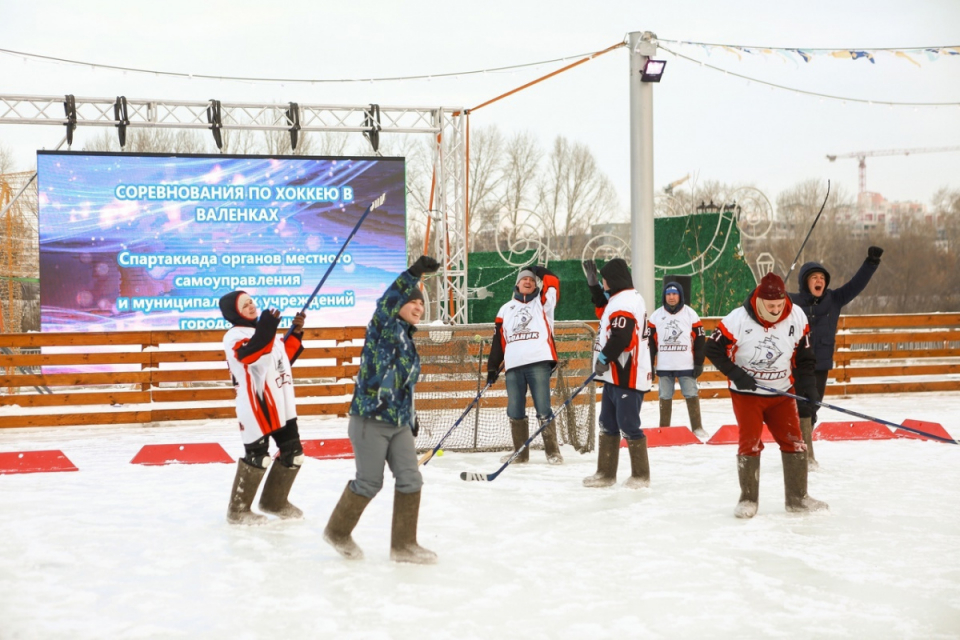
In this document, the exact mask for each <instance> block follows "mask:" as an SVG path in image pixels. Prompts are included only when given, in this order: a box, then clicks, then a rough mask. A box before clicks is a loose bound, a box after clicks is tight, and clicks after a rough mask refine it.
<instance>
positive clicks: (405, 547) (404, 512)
mask: <svg viewBox="0 0 960 640" xmlns="http://www.w3.org/2000/svg"><path fill="white" fill-rule="evenodd" d="M419 517H420V492H419V491H417V492H416V493H400V492H399V491H394V492H393V529H392V530H391V533H390V559H391V560H393V561H394V562H410V563H413V564H436V562H437V554H435V553H434V552H433V551H430V550H429V549H424V548H423V547H421V546H420V545H419V544H417V520H418V519H419Z"/></svg>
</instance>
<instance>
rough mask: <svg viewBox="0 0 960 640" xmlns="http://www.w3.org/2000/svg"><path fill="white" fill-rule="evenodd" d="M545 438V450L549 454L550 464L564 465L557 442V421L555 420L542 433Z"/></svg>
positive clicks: (548, 461) (548, 460)
mask: <svg viewBox="0 0 960 640" xmlns="http://www.w3.org/2000/svg"><path fill="white" fill-rule="evenodd" d="M540 435H541V436H543V449H544V451H545V452H546V454H547V463H548V464H563V456H562V455H561V454H560V443H559V442H557V421H556V420H554V421H553V422H551V423H550V424H548V425H547V426H546V427H544V429H543V431H541V432H540Z"/></svg>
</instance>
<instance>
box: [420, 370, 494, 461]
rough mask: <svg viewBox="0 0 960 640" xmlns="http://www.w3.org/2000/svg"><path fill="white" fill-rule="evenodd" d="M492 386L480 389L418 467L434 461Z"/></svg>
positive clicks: (424, 455) (421, 459) (422, 457)
mask: <svg viewBox="0 0 960 640" xmlns="http://www.w3.org/2000/svg"><path fill="white" fill-rule="evenodd" d="M491 386H493V384H492V383H490V382H488V383H487V384H485V385H484V386H483V389H480V391H479V392H478V393H477V397H476V398H474V399H473V402H471V403H470V405H469V406H468V407H467V408H466V409H465V410H464V412H463V413H462V414H461V415H460V417H459V418H457V421H456V422H454V423H453V426H452V427H450V428H449V429H448V430H447V432H446V433H445V434H443V437H442V438H440V442H438V443H437V446H435V447H434V448H433V449H432V450H430V451H427V452H426V453H425V454H423V455H422V456H421V457H420V460H418V461H417V465H418V466H419V465H421V464H427V463H428V462H430V460H432V459H433V456H434V455H436V453H437V451H439V450H440V447H442V446H443V443H444V441H445V440H446V439H447V438H448V437H449V436H450V434H451V433H453V430H454V429H456V428H457V425H459V424H460V423H461V422H463V419H464V418H466V417H467V414H468V413H470V410H471V409H473V407H474V405H476V404H477V403H478V402H480V397H481V396H482V395H483V393H484V392H485V391H486V390H487V389H489V388H490V387H491Z"/></svg>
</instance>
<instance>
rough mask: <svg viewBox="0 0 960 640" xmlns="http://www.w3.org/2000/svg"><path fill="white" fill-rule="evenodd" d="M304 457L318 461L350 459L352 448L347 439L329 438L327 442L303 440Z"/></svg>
mask: <svg viewBox="0 0 960 640" xmlns="http://www.w3.org/2000/svg"><path fill="white" fill-rule="evenodd" d="M301 444H302V445H303V453H304V455H308V456H310V457H311V458H319V459H320V460H329V459H332V458H333V459H336V458H352V457H353V447H352V446H350V439H349V438H330V439H327V440H303V441H302V442H301Z"/></svg>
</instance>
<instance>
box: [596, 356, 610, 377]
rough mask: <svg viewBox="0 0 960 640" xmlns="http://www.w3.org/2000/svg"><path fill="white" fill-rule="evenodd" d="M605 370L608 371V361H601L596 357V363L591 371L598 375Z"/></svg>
mask: <svg viewBox="0 0 960 640" xmlns="http://www.w3.org/2000/svg"><path fill="white" fill-rule="evenodd" d="M607 371H610V363H609V362H602V361H601V360H600V358H599V357H597V363H596V364H595V365H593V372H594V373H595V374H597V375H598V376H602V375H603V374H605V373H606V372H607Z"/></svg>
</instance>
